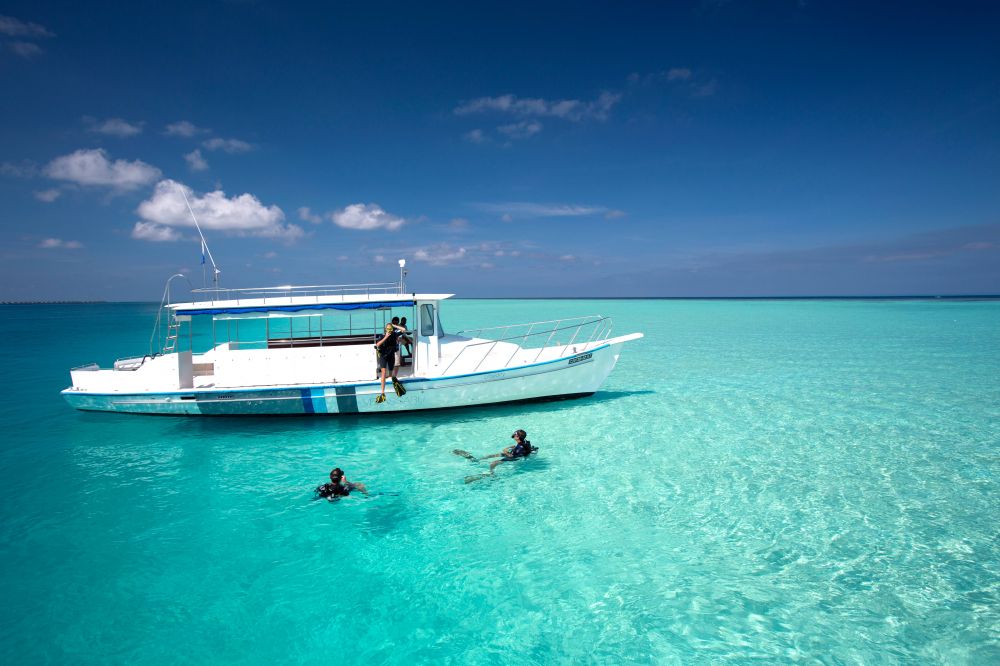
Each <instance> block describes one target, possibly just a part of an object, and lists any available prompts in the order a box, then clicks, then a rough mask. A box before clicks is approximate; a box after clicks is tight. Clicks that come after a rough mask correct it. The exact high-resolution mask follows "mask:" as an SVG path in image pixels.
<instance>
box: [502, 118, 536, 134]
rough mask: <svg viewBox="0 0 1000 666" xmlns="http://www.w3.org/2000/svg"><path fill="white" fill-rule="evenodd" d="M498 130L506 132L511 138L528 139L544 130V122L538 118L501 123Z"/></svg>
mask: <svg viewBox="0 0 1000 666" xmlns="http://www.w3.org/2000/svg"><path fill="white" fill-rule="evenodd" d="M497 131H498V132H500V133H501V134H505V135H507V136H508V137H510V138H511V139H527V138H528V137H529V136H533V135H535V134H538V133H539V132H541V131H542V124H541V123H540V122H538V121H537V120H522V121H521V122H519V123H512V124H510V125H501V126H500V127H497Z"/></svg>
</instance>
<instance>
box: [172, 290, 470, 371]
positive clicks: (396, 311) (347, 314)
mask: <svg viewBox="0 0 1000 666" xmlns="http://www.w3.org/2000/svg"><path fill="white" fill-rule="evenodd" d="M212 291H213V292H214V291H216V290H212ZM310 291H314V292H315V293H309V292H310ZM212 296H213V297H212V298H210V299H209V300H206V301H193V302H188V303H175V304H170V305H168V306H167V307H168V309H169V311H170V317H169V321H168V325H167V327H166V331H165V335H163V337H162V339H163V340H164V344H163V348H162V349H163V352H164V353H172V352H177V357H178V379H179V383H180V387H181V388H192V387H198V386H202V387H204V386H208V385H214V386H253V385H262V384H267V385H278V384H303V383H331V384H332V383H343V382H354V381H371V380H372V379H374V378H375V376H376V358H375V350H374V344H375V343H376V342H377V341H378V340H380V339H381V338H382V336H383V335H384V330H385V325H386V324H387V323H389V322H391V321H392V319H393V317H399V318H400V320H402V319H404V318H405V320H406V324H405V327H406V329H407V330H408V331H410V333H409V334H408V335H407V336H406V337H407V338H408V340H409V344H405V343H404V344H400V356H401V360H402V365H401V367H400V369H399V376H400V377H409V376H427V375H432V374H434V373H435V370H434V369H435V367H436V366H437V365H438V361H439V360H440V355H441V346H440V340H441V337H442V336H443V330H442V327H441V321H440V315H439V310H440V303H441V301H443V300H445V299H447V298H450V297H451V294H390V293H331V290H330V288H326V287H323V288H319V287H287V288H280V287H279V288H274V289H267V290H245V291H241V290H228V291H227V292H226V293H225V294H216V293H213V294H212ZM217 296H221V297H217Z"/></svg>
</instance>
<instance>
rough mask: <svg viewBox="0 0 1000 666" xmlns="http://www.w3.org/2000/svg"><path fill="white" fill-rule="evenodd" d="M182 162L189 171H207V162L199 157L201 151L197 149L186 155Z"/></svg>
mask: <svg viewBox="0 0 1000 666" xmlns="http://www.w3.org/2000/svg"><path fill="white" fill-rule="evenodd" d="M184 161H185V162H187V165H188V168H189V169H191V171H205V170H206V169H208V162H206V161H205V158H204V157H202V156H201V150H199V149H198V148H195V149H194V150H192V151H191V152H190V153H186V154H185V155H184Z"/></svg>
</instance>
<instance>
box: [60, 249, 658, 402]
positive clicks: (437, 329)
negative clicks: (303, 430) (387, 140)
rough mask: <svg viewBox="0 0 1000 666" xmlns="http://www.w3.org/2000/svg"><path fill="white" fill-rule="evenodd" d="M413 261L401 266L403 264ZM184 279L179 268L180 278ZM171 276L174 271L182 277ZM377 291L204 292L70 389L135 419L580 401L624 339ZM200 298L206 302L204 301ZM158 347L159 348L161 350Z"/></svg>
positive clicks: (394, 289)
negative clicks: (392, 357)
mask: <svg viewBox="0 0 1000 666" xmlns="http://www.w3.org/2000/svg"><path fill="white" fill-rule="evenodd" d="M400 263H401V265H402V263H403V262H400ZM174 277H177V276H174ZM171 279H173V278H171ZM404 287H405V285H404V282H403V280H402V279H400V281H399V282H394V283H386V284H376V285H337V286H312V287H290V286H287V287H273V288H264V289H221V288H210V289H196V290H193V291H192V294H193V295H194V297H195V300H192V301H191V302H187V303H171V302H170V281H169V280H168V282H167V288H166V289H165V291H164V299H163V302H162V303H161V308H160V314H159V315H158V316H157V324H156V327H155V328H154V331H153V335H152V336H151V339H150V353H149V354H147V355H145V356H141V357H136V358H127V359H121V360H118V361H117V362H115V364H114V367H113V368H109V369H101V368H99V367H98V366H97V364H90V365H84V366H81V367H78V368H74V369H73V370H71V371H70V376H71V377H72V381H73V385H72V386H71V387H70V388H67V389H65V390H64V391H63V392H62V394H63V395H64V396H65V397H66V400H67V401H68V402H69V403H70V405H72V406H73V407H76V408H77V409H83V410H97V411H111V412H132V413H137V414H191V415H194V414H205V415H216V414H357V413H378V412H398V411H410V410H419V409H440V408H447V407H465V406H470V405H486V404H492V403H503V402H517V401H527V400H544V399H560V398H570V397H577V396H583V395H589V394H591V393H594V392H595V391H596V390H597V389H598V388H599V387H600V386H601V383H602V382H604V380H605V379H606V378H607V376H608V374H610V372H611V370H612V369H613V368H614V366H615V363H616V362H617V360H618V356H619V354H621V348H622V344H623V343H625V342H628V341H629V340H636V339H638V338H641V337H642V333H632V334H630V335H623V336H619V337H611V328H612V324H611V320H610V319H609V318H608V317H602V316H599V315H595V316H588V317H578V318H575V319H560V320H554V321H547V322H533V323H528V324H512V325H509V326H500V327H496V328H493V329H477V330H470V331H461V332H458V333H446V332H445V330H444V328H443V327H442V325H441V316H440V311H441V305H442V303H443V302H444V301H445V300H446V299H448V298H450V297H451V294H413V293H403V290H404ZM198 299H201V300H198ZM394 316H399V317H406V318H407V321H408V322H409V325H408V327H407V328H408V329H409V337H410V338H411V340H412V344H410V345H409V347H410V349H409V350H407V349H406V348H405V347H402V346H401V352H402V353H403V357H402V361H403V365H402V367H401V369H400V371H399V379H400V381H401V382H402V384H403V386H405V388H406V394H405V395H403V396H402V397H397V396H396V395H395V394H394V392H393V387H392V384H391V383H389V382H386V388H387V398H386V400H385V402H382V403H380V404H379V403H376V402H375V399H376V397H377V396H378V395H379V394H380V393H381V389H380V384H379V381H378V380H377V379H375V378H376V376H377V375H376V358H375V352H374V350H373V344H374V342H375V341H376V340H378V339H379V338H380V337H381V332H382V330H383V328H384V326H385V324H386V323H387V322H389V321H390V320H391V319H392V317H394ZM154 349H157V351H156V352H155V353H154Z"/></svg>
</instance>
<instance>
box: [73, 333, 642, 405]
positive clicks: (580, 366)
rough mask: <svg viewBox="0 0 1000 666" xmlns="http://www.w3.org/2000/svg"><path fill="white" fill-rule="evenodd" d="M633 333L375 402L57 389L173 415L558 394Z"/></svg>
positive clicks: (252, 393)
mask: <svg viewBox="0 0 1000 666" xmlns="http://www.w3.org/2000/svg"><path fill="white" fill-rule="evenodd" d="M638 337H641V334H634V335H628V336H622V337H618V338H613V339H610V340H605V341H601V342H599V343H592V344H590V345H587V346H586V351H583V352H581V353H571V354H569V355H566V356H563V357H561V358H554V359H551V360H545V361H543V362H539V363H530V364H524V365H519V366H514V367H505V368H501V369H496V370H488V371H482V372H475V371H473V372H466V373H464V374H447V375H441V376H436V377H411V378H403V384H404V386H405V387H406V389H407V393H406V395H405V396H403V397H397V396H396V395H395V393H394V391H393V390H392V385H391V384H389V383H387V385H386V400H385V402H383V403H381V404H376V402H375V398H376V397H377V396H378V394H379V393H380V385H379V382H372V381H367V382H344V383H332V384H285V385H280V386H279V385H276V386H239V387H225V388H223V387H211V388H197V387H193V388H191V389H187V390H171V391H156V390H148V389H144V390H128V389H122V390H113V391H108V390H104V391H97V390H91V389H86V388H79V387H72V388H68V389H66V390H64V391H63V392H62V393H63V396H64V397H65V398H66V400H67V401H68V402H69V403H70V405H72V406H73V407H75V408H77V409H81V410H91V411H111V412H129V413H136V414H173V415H234V414H242V415H247V414H359V413H361V414H364V413H385V412H398V411H413V410H424V409H445V408H452V407H468V406H474V405H488V404H495V403H505V402H518V401H527V400H544V399H558V398H567V397H574V396H580V395H588V394H591V393H594V392H595V391H597V390H598V388H599V387H600V386H601V384H602V383H603V382H604V380H605V379H606V378H607V377H608V375H609V374H610V373H611V371H612V369H614V366H615V363H616V362H617V361H618V356H619V354H620V352H621V346H622V344H623V343H624V342H626V341H629V340H633V339H636V338H638ZM543 358H544V357H543Z"/></svg>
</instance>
